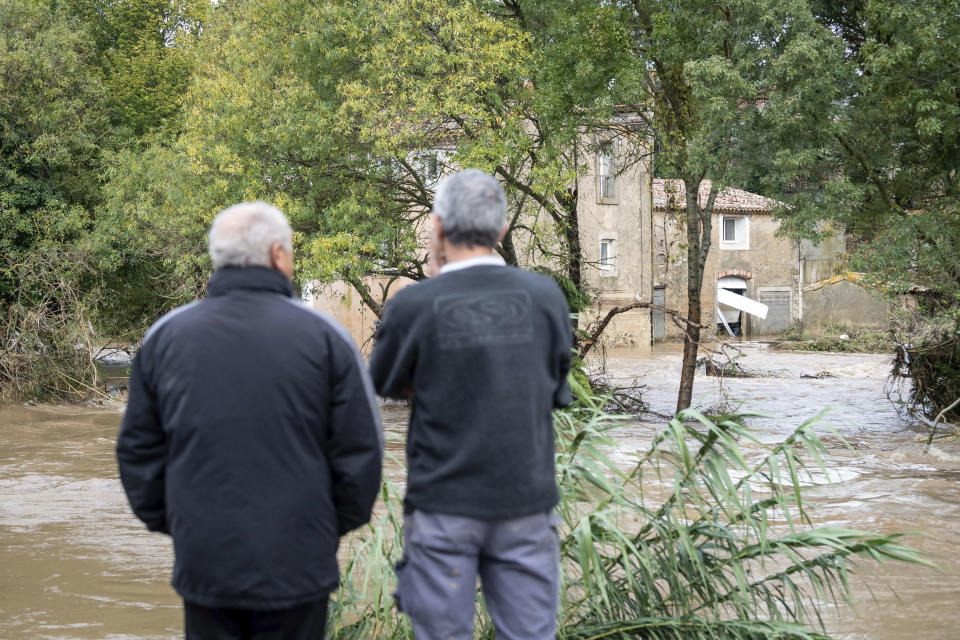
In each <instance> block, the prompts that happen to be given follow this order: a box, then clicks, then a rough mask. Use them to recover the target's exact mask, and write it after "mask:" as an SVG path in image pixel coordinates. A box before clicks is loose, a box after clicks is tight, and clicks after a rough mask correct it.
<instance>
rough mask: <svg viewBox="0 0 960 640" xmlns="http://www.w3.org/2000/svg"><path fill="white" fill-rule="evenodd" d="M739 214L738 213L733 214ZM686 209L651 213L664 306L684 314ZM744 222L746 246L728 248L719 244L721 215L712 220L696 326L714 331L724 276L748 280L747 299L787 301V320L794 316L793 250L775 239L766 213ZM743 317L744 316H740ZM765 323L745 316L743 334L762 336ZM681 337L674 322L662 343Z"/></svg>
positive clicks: (657, 279)
mask: <svg viewBox="0 0 960 640" xmlns="http://www.w3.org/2000/svg"><path fill="white" fill-rule="evenodd" d="M737 215H741V214H737ZM685 216H686V213H685V212H684V211H663V210H659V211H655V212H654V214H653V227H654V236H655V237H654V242H655V247H654V251H655V261H656V267H655V284H657V285H666V289H665V299H666V306H667V307H668V308H671V309H676V310H678V311H680V312H681V313H684V314H685V313H686V309H687V259H686V230H685V225H684V218H685ZM743 217H745V218H746V219H747V220H748V245H747V247H746V248H739V249H726V248H722V247H721V244H720V241H719V239H720V232H721V229H720V226H721V225H720V219H721V214H714V216H713V230H712V234H711V239H712V243H711V248H710V253H709V255H708V256H707V262H706V265H705V267H704V274H703V286H702V288H701V292H700V295H701V305H702V310H703V315H702V317H701V320H700V322H701V323H703V324H706V325H709V326H710V327H711V328H708V329H706V331H708V332H711V333H713V331H714V329H713V328H712V327H714V326H715V324H716V322H717V321H718V320H717V318H716V306H715V305H716V288H717V280H718V279H720V278H722V277H725V276H737V277H742V278H743V279H744V280H745V281H746V296H747V297H748V298H751V299H753V300H759V299H760V298H761V296H765V297H775V298H778V299H785V300H787V302H786V304H787V305H788V307H789V317H790V319H791V321H792V320H794V319H795V318H797V316H798V313H799V307H798V301H797V297H798V296H797V277H798V270H797V249H796V244H795V243H794V242H791V241H790V240H787V239H783V238H779V237H777V236H776V231H777V228H778V227H779V223H778V222H776V221H774V220H773V219H772V218H771V217H770V215H769V214H767V213H751V214H744V215H743ZM744 315H745V314H744ZM763 332H765V329H764V326H763V323H762V322H760V321H759V320H758V319H756V318H753V317H751V316H746V315H745V323H744V335H748V336H749V335H762V333H763ZM680 338H682V333H681V332H680V329H679V328H678V327H677V326H676V325H675V324H674V323H673V322H670V321H668V322H667V323H666V339H680Z"/></svg>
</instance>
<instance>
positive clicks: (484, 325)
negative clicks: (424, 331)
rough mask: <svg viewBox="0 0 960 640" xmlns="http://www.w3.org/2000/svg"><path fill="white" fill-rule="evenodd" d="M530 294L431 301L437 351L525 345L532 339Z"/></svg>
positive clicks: (493, 293) (478, 293)
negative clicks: (438, 342) (436, 332)
mask: <svg viewBox="0 0 960 640" xmlns="http://www.w3.org/2000/svg"><path fill="white" fill-rule="evenodd" d="M531 308H532V304H531V303H530V294H529V293H527V292H526V291H520V290H515V291H514V290H506V291H471V292H470V293H454V294H450V295H446V296H440V297H439V298H437V299H436V300H434V301H433V311H434V313H435V314H436V316H437V329H438V336H437V337H438V338H439V340H440V348H441V349H464V348H466V347H477V346H487V345H508V344H526V343H528V342H530V341H531V340H532V339H533V325H532V323H531V318H530V313H531Z"/></svg>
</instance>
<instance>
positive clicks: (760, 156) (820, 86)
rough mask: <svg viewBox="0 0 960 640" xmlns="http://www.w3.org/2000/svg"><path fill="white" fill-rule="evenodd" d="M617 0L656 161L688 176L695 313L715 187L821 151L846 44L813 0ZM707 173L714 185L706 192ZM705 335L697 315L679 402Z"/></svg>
mask: <svg viewBox="0 0 960 640" xmlns="http://www.w3.org/2000/svg"><path fill="white" fill-rule="evenodd" d="M618 6H620V7H621V8H622V11H623V13H622V20H623V21H624V22H625V23H626V24H629V25H630V27H631V29H630V34H631V38H630V39H629V40H627V41H626V43H625V44H626V46H628V47H629V48H630V51H632V52H633V53H634V54H635V55H636V57H637V58H638V59H639V60H642V61H643V71H644V74H645V76H646V77H645V79H644V81H643V82H630V83H629V86H631V87H635V88H636V92H635V93H633V94H632V96H631V102H632V103H634V104H636V105H638V106H637V112H638V113H645V114H648V125H649V130H650V131H651V133H652V135H653V136H654V137H655V138H656V140H657V141H658V145H657V147H658V148H657V151H658V158H657V168H658V171H659V172H660V173H661V174H662V175H668V176H669V177H674V178H680V179H682V180H683V183H684V188H685V193H683V194H680V197H683V198H684V199H685V202H686V221H685V222H686V231H687V238H686V240H687V242H686V244H687V257H686V262H687V309H686V312H687V316H688V317H689V318H690V319H691V320H693V321H694V322H695V323H697V322H700V321H701V317H702V309H701V302H700V292H701V289H702V286H703V269H704V264H705V262H706V259H707V255H708V254H709V251H710V248H711V247H710V238H711V231H712V224H711V221H712V215H713V206H714V202H715V198H716V195H717V193H718V192H719V190H720V189H722V188H723V187H724V186H737V185H741V184H745V183H747V182H748V181H749V180H750V178H751V177H752V176H755V175H757V173H758V172H763V171H767V170H768V169H769V167H771V166H774V165H776V166H777V167H779V169H780V171H782V172H789V173H790V174H791V175H793V176H796V175H800V174H802V173H804V172H806V171H808V169H807V167H808V166H809V165H811V164H815V163H816V162H818V161H819V156H820V147H819V137H818V136H816V135H814V134H816V133H817V132H818V131H819V128H820V127H821V125H822V123H823V122H829V121H830V120H831V119H832V118H835V117H836V116H837V113H838V110H839V105H838V103H837V101H836V96H837V95H838V92H839V89H840V88H841V87H843V86H844V84H845V82H847V79H846V78H845V75H844V74H845V73H848V70H847V69H846V68H845V67H844V66H843V65H842V61H843V57H844V50H843V47H842V45H841V43H840V41H839V39H838V38H837V37H836V36H835V35H834V34H833V33H831V32H830V31H829V30H828V29H826V28H825V27H823V26H822V25H820V24H819V23H817V22H816V21H815V20H814V17H813V14H812V13H811V11H810V7H809V4H808V3H807V2H806V1H805V0H740V1H735V2H729V3H716V2H706V1H703V0H682V1H680V2H670V3H667V2H660V1H659V0H634V1H633V2H629V3H622V4H618ZM629 73H630V74H631V75H632V73H633V71H632V69H631V70H630V72H629ZM784 143H790V144H792V145H793V146H788V145H785V144H784ZM705 180H710V181H711V188H710V189H709V190H708V191H707V193H706V195H705V197H700V196H699V195H698V194H699V193H700V190H701V185H702V184H703V182H704V181H705ZM699 340H700V328H699V327H698V326H697V325H695V324H692V325H690V326H689V327H688V328H687V332H686V335H685V338H684V356H683V364H682V368H681V378H680V391H679V395H678V400H677V409H678V410H680V409H684V408H686V407H688V406H690V401H691V395H692V389H693V379H694V373H695V366H696V356H697V350H698V342H699Z"/></svg>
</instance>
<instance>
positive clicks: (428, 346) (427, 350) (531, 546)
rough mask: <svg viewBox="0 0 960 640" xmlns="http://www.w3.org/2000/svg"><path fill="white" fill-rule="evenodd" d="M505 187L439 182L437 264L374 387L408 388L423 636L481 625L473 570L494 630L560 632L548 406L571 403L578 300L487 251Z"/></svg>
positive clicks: (392, 314) (406, 576)
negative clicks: (573, 311) (570, 304)
mask: <svg viewBox="0 0 960 640" xmlns="http://www.w3.org/2000/svg"><path fill="white" fill-rule="evenodd" d="M505 210H506V198H505V195H504V192H503V189H502V188H501V187H500V185H499V184H498V183H497V181H496V180H495V179H494V178H493V177H491V176H490V175H488V174H486V173H484V172H482V171H479V170H476V169H468V170H466V171H462V172H460V173H457V174H454V175H452V176H450V177H448V178H447V179H445V180H444V182H443V183H442V184H441V185H440V186H439V187H438V189H437V194H436V198H435V201H434V205H433V223H434V227H433V236H432V240H431V262H432V269H437V270H439V274H436V273H435V274H434V277H431V278H429V279H428V280H425V281H423V282H420V283H418V284H416V285H414V286H410V287H407V288H405V289H403V290H402V291H400V292H398V293H397V295H396V296H394V298H393V299H392V300H390V302H388V304H387V306H386V311H385V314H384V317H383V321H382V322H381V324H380V327H379V328H378V330H377V335H376V344H375V346H374V350H373V355H372V356H371V360H370V370H371V373H372V375H373V380H374V384H375V385H376V387H377V391H378V392H379V393H380V394H381V395H384V396H390V397H398V398H409V399H410V401H411V403H412V411H411V414H410V427H409V432H408V435H407V473H408V475H407V492H406V497H405V499H404V510H405V522H404V540H405V544H404V557H403V559H402V560H401V562H400V563H399V564H398V566H397V593H396V598H397V601H398V604H399V606H400V609H401V610H402V611H404V612H405V613H406V614H407V615H408V616H409V618H410V620H411V622H412V623H413V629H414V633H415V634H416V637H417V639H418V640H452V639H455V640H469V639H470V638H471V637H472V635H473V634H472V630H473V614H474V604H475V599H476V588H477V578H478V577H479V578H480V583H481V586H482V588H483V593H484V598H485V601H486V604H487V609H488V610H489V612H490V617H491V618H492V619H493V623H494V627H495V629H496V635H497V638H498V639H500V640H546V639H547V638H553V637H554V632H555V629H556V615H557V599H558V587H559V585H558V581H559V546H558V540H557V534H556V530H555V522H556V520H555V518H554V514H553V508H554V506H556V504H557V501H558V499H559V495H558V492H557V484H556V478H555V470H554V439H553V421H552V415H551V414H552V411H553V409H554V408H556V407H562V406H565V405H567V404H569V402H570V389H569V387H568V386H567V382H566V377H567V372H568V370H569V368H570V348H571V343H572V333H571V329H570V320H569V310H568V308H567V303H566V299H565V297H564V295H563V293H562V292H561V291H560V288H559V287H558V286H557V285H556V284H555V283H554V282H553V280H551V279H550V278H548V277H546V276H543V275H539V274H535V273H530V272H529V271H523V270H521V269H517V268H514V267H508V266H505V265H504V261H503V260H502V259H501V258H500V257H499V256H498V255H496V254H495V253H494V247H495V246H496V244H497V242H499V241H500V240H501V239H502V238H503V234H504V231H505V223H504V217H505Z"/></svg>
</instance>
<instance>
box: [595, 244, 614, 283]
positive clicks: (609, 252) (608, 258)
mask: <svg viewBox="0 0 960 640" xmlns="http://www.w3.org/2000/svg"><path fill="white" fill-rule="evenodd" d="M597 267H598V268H599V269H600V270H601V271H603V272H604V273H603V274H602V275H605V276H611V275H616V270H617V240H616V238H613V237H609V236H602V237H601V238H600V259H599V260H597Z"/></svg>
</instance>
